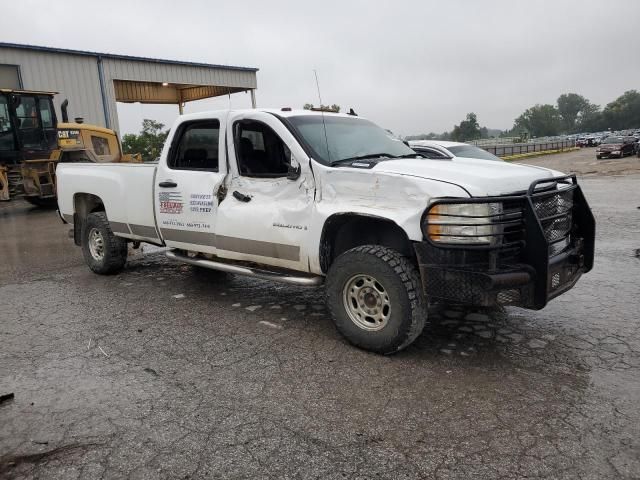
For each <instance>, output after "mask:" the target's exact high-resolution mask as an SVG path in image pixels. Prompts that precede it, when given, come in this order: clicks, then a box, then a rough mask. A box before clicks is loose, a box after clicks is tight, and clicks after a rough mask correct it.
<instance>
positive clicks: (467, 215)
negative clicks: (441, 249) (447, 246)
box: [423, 203, 502, 245]
mask: <svg viewBox="0 0 640 480" xmlns="http://www.w3.org/2000/svg"><path fill="white" fill-rule="evenodd" d="M501 213H502V204H500V203H440V204H437V205H435V206H433V207H431V208H430V209H429V211H428V212H427V215H426V216H425V225H423V231H424V233H425V235H427V236H428V237H429V239H431V240H432V241H433V242H439V243H467V244H474V245H478V244H481V245H495V244H497V243H499V241H500V233H502V232H501V228H500V225H499V224H496V223H493V221H492V219H493V218H494V217H495V216H497V215H500V214H501Z"/></svg>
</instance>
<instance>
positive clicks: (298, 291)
mask: <svg viewBox="0 0 640 480" xmlns="http://www.w3.org/2000/svg"><path fill="white" fill-rule="evenodd" d="M151 257H155V258H154V260H152V261H149V258H148V257H147V258H146V259H145V258H142V259H141V260H140V261H136V262H132V264H130V265H129V266H128V267H127V270H126V272H128V273H129V274H132V275H139V276H144V277H146V278H150V279H151V278H153V279H156V280H159V281H160V282H166V281H167V280H168V279H169V278H171V279H172V283H173V282H174V281H175V280H176V277H181V278H180V280H179V282H180V284H181V285H182V286H183V287H184V291H185V292H188V294H189V296H190V297H191V298H198V299H208V301H214V302H216V303H217V304H222V306H224V308H229V309H231V310H235V311H238V312H240V311H241V312H242V317H243V318H244V319H246V320H247V321H249V322H250V321H255V322H256V323H259V322H263V323H264V322H265V321H266V322H268V323H269V324H272V325H274V326H276V327H277V328H282V329H283V330H291V329H295V330H299V332H296V335H308V334H309V332H311V334H312V335H313V336H319V337H324V340H325V341H327V342H331V343H335V342H338V343H341V344H342V345H343V346H344V348H353V347H351V346H349V345H347V342H346V341H345V340H343V339H342V338H341V336H340V335H339V333H338V332H337V331H336V330H335V328H334V327H333V322H332V320H331V317H330V314H329V312H328V311H327V309H326V306H325V303H324V301H325V291H324V288H322V287H318V288H301V287H293V286H290V285H283V284H278V283H274V282H269V281H263V280H259V279H253V278H246V277H241V276H236V275H231V274H226V273H223V272H218V271H213V270H207V269H202V268H196V267H191V266H187V265H181V264H174V263H168V262H166V261H164V260H161V261H160V262H158V261H157V260H158V259H160V258H161V257H160V256H159V255H158V254H155V255H152V256H151ZM265 333H267V332H265ZM565 333H566V332H564V331H563V330H562V327H561V326H560V325H558V324H556V323H554V322H553V321H552V320H551V319H550V318H547V317H545V316H544V315H541V314H539V313H537V312H530V311H527V310H522V309H517V308H510V307H507V308H506V309H504V308H497V309H490V308H478V307H476V308H474V307H465V306H445V305H434V306H432V307H430V309H429V313H428V321H427V325H426V327H425V329H424V331H423V333H422V335H421V336H420V337H419V338H418V339H417V340H416V341H415V342H414V344H413V345H411V346H410V347H409V348H407V349H406V350H405V351H403V352H400V353H399V354H397V355H396V356H395V357H399V358H411V357H413V358H416V359H418V358H419V359H422V360H426V361H433V360H437V359H441V360H443V361H444V359H445V358H450V359H451V360H453V359H455V360H456V361H457V362H462V363H465V360H468V361H469V363H470V364H475V365H477V364H478V362H479V361H480V360H484V361H489V362H492V361H494V360H495V361H499V359H500V358H502V359H504V358H508V359H512V360H515V361H516V363H517V364H518V365H520V366H525V364H526V365H529V366H535V367H540V366H541V365H544V364H547V365H550V362H551V363H558V364H562V365H567V363H568V364H569V365H571V368H576V369H578V370H584V369H586V368H587V366H586V364H585V362H584V361H583V359H581V358H580V356H579V355H577V353H579V352H578V351H577V350H576V349H567V348H565V346H566V345H565V344H564V340H568V341H571V339H565V338H564V335H565ZM293 338H295V337H293ZM338 348H341V347H338ZM554 359H556V360H557V362H553V360H554Z"/></svg>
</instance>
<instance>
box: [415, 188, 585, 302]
mask: <svg viewBox="0 0 640 480" xmlns="http://www.w3.org/2000/svg"><path fill="white" fill-rule="evenodd" d="M541 184H552V185H553V188H551V189H550V188H549V187H547V188H543V189H540V188H539V186H540V185H541ZM558 186H562V189H561V190H559V189H558ZM569 195H570V196H571V200H570V203H569V200H567V198H568V196H569ZM556 199H557V200H556ZM470 200H471V201H472V202H503V204H504V205H508V207H509V209H510V210H509V213H508V214H505V215H509V216H510V218H511V219H513V218H518V219H519V220H518V221H515V220H509V225H510V227H509V228H510V230H506V229H505V230H504V231H503V233H501V234H500V235H501V237H502V238H501V242H500V244H499V245H497V246H495V247H489V246H475V247H474V246H469V245H464V246H460V245H453V244H441V243H439V242H432V241H431V240H429V239H428V238H426V239H425V240H424V241H423V242H420V243H417V244H415V251H416V255H417V258H418V264H419V268H420V275H421V278H422V283H423V288H424V291H425V294H426V295H427V297H428V298H430V299H434V300H440V301H445V302H448V303H462V304H469V305H476V306H496V305H516V306H520V307H524V308H531V309H540V308H543V307H544V306H545V305H546V304H547V302H548V301H549V300H551V299H552V298H555V297H557V296H558V295H560V294H562V293H564V292H566V291H567V290H569V289H571V288H572V287H573V286H574V285H575V284H576V282H577V281H578V279H579V278H580V276H581V275H582V274H583V273H586V272H588V271H589V270H591V268H592V267H593V252H594V239H595V221H594V218H593V215H592V214H591V210H590V209H589V206H588V204H587V202H586V200H585V198H584V195H583V194H582V191H581V189H580V187H579V186H578V184H577V181H576V178H575V176H568V177H558V178H554V179H551V180H545V181H538V182H534V183H533V184H532V185H531V187H530V188H529V190H528V192H527V193H526V194H524V195H510V196H503V197H492V198H483V199H451V200H449V199H447V200H442V201H441V202H438V203H469V201H470ZM554 204H555V207H554ZM434 205H435V204H434ZM568 205H570V207H569V206H568ZM498 221H500V219H499V220H498ZM563 222H565V223H563ZM559 224H560V225H563V229H562V230H558V229H557V228H556V226H557V225H559ZM558 245H560V246H561V247H562V248H558V247H557V246H558Z"/></svg>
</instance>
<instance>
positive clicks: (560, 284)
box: [57, 108, 595, 354]
mask: <svg viewBox="0 0 640 480" xmlns="http://www.w3.org/2000/svg"><path fill="white" fill-rule="evenodd" d="M57 175H58V202H59V212H60V214H61V217H62V218H63V220H64V221H66V222H68V223H72V224H73V231H74V241H75V243H76V244H77V245H79V246H81V247H82V249H83V254H84V257H85V259H86V262H87V264H88V266H89V267H90V268H91V270H93V271H94V272H96V273H99V274H112V273H116V272H118V271H120V270H121V269H122V268H124V267H125V264H126V260H127V250H128V249H127V243H128V242H134V243H139V242H149V243H152V244H155V245H162V246H166V247H168V248H169V250H168V251H167V253H166V254H167V256H168V257H169V258H170V259H172V260H176V261H181V262H186V263H189V264H192V265H196V266H200V267H205V268H211V269H218V270H223V271H227V272H232V273H238V274H244V275H251V276H255V277H260V278H268V279H272V280H276V281H280V282H286V283H290V284H295V285H306V286H317V285H320V284H323V283H324V285H325V289H324V292H325V296H326V301H327V304H328V308H329V310H330V312H331V314H332V317H333V320H334V322H335V324H336V326H337V328H338V330H339V331H340V332H341V333H342V334H343V335H344V336H345V337H346V338H347V339H348V340H349V341H350V342H351V343H352V344H354V345H356V346H358V347H361V348H365V349H368V350H371V351H374V352H378V353H383V354H390V353H394V352H396V351H398V350H401V349H402V348H404V347H406V346H407V345H409V344H411V342H413V340H414V339H415V338H416V337H417V336H418V335H419V334H420V333H421V331H422V329H423V327H424V325H425V321H426V320H427V306H428V304H429V303H433V302H442V303H449V304H469V305H480V306H498V305H516V306H520V307H524V308H530V309H540V308H543V307H544V306H545V305H546V304H547V302H548V301H549V300H550V299H552V298H554V297H556V296H558V295H560V294H561V293H563V292H565V291H566V290H568V289H570V288H571V287H573V285H574V284H575V283H576V282H577V281H578V279H579V278H580V276H581V275H582V274H583V273H585V272H588V271H589V270H590V269H591V268H592V266H593V252H594V235H595V223H594V219H593V216H592V214H591V211H590V209H589V206H588V204H587V202H586V200H585V197H584V195H583V193H582V191H581V189H580V186H579V185H578V183H577V180H576V177H575V176H567V175H563V174H560V173H559V172H555V171H551V170H548V169H544V168H539V167H531V166H524V165H515V164H510V163H506V162H502V161H483V160H478V159H468V158H463V157H454V158H447V159H444V160H442V159H440V160H432V159H429V158H426V157H425V156H423V155H420V154H419V153H417V152H415V151H413V150H412V149H410V148H409V147H408V146H406V145H405V144H404V143H403V142H402V141H400V140H399V139H397V138H394V137H393V136H391V135H389V134H388V133H387V132H386V131H385V130H383V129H382V128H380V127H378V126H376V125H375V124H374V123H372V122H370V121H368V120H365V119H363V118H360V117H357V116H355V115H344V114H335V113H325V112H313V111H307V110H302V111H292V110H291V109H288V108H285V109H280V110H225V111H217V112H207V113H198V114H191V115H184V116H181V117H179V118H178V120H177V121H176V122H175V124H174V125H173V127H172V128H171V131H170V133H169V136H168V138H167V141H166V143H165V145H164V149H163V151H162V154H161V157H160V159H159V162H158V163H157V164H156V163H150V164H83V163H73V164H61V165H59V166H58V171H57Z"/></svg>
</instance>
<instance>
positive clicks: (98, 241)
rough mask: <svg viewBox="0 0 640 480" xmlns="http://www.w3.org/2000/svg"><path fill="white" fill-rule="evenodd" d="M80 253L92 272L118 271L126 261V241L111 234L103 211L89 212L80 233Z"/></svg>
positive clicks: (105, 273)
mask: <svg viewBox="0 0 640 480" xmlns="http://www.w3.org/2000/svg"><path fill="white" fill-rule="evenodd" d="M82 253H83V255H84V260H85V262H87V265H88V266H89V268H90V269H91V270H92V271H93V272H95V273H99V274H100V275H109V274H113V273H118V272H119V271H120V270H122V269H123V268H124V265H125V263H127V241H126V240H125V239H124V238H120V237H116V236H115V235H114V234H113V231H112V230H111V226H110V225H109V220H107V215H106V214H105V213H104V212H95V213H90V214H89V216H88V217H87V221H86V224H85V225H84V229H83V233H82Z"/></svg>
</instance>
